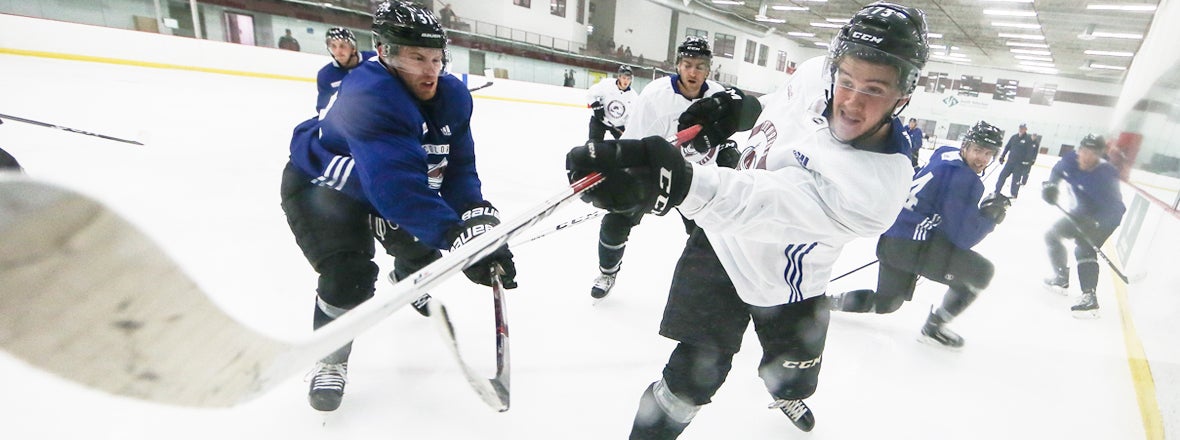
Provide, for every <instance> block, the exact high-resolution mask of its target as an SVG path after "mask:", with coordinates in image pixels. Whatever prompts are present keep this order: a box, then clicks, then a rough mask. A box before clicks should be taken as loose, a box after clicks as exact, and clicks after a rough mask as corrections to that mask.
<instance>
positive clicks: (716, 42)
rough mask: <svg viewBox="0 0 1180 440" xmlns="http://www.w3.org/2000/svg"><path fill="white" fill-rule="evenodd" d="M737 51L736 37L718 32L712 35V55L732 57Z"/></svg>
mask: <svg viewBox="0 0 1180 440" xmlns="http://www.w3.org/2000/svg"><path fill="white" fill-rule="evenodd" d="M736 51H737V37H735V36H733V35H729V34H723V33H721V32H718V33H716V34H714V35H713V56H715V57H723V58H733V53H734V52H736Z"/></svg>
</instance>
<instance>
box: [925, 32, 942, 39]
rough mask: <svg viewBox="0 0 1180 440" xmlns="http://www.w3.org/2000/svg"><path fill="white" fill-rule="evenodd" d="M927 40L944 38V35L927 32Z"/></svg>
mask: <svg viewBox="0 0 1180 440" xmlns="http://www.w3.org/2000/svg"><path fill="white" fill-rule="evenodd" d="M926 38H942V34H939V33H935V32H927V33H926Z"/></svg>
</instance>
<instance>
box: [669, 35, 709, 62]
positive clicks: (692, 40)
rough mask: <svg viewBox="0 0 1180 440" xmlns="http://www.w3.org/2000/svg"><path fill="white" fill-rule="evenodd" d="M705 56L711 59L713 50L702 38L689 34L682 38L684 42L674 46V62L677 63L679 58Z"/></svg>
mask: <svg viewBox="0 0 1180 440" xmlns="http://www.w3.org/2000/svg"><path fill="white" fill-rule="evenodd" d="M684 57H688V58H705V59H710V60H711V59H713V50H712V49H709V42H708V41H706V40H705V39H704V38H701V37H698V36H695V35H690V36H688V37H685V38H684V42H683V43H680V46H679V47H677V48H676V62H677V63H679V62H680V59H681V58H684Z"/></svg>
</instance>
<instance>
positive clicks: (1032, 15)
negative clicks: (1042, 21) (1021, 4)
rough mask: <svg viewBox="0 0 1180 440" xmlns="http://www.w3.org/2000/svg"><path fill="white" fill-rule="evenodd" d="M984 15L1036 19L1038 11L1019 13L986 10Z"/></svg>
mask: <svg viewBox="0 0 1180 440" xmlns="http://www.w3.org/2000/svg"><path fill="white" fill-rule="evenodd" d="M983 15H998V16H1001V17H1036V16H1037V12H1036V11H1017V10H1013V9H984V10H983Z"/></svg>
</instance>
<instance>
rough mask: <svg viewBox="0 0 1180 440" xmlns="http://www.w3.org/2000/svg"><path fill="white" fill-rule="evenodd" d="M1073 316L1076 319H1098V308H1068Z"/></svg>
mask: <svg viewBox="0 0 1180 440" xmlns="http://www.w3.org/2000/svg"><path fill="white" fill-rule="evenodd" d="M1070 313H1072V314H1073V317H1074V318H1077V319H1098V318H1099V317H1100V316H1099V314H1098V309H1094V310H1070Z"/></svg>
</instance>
